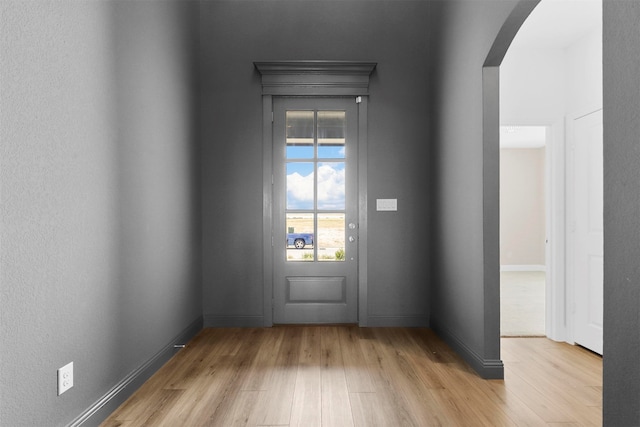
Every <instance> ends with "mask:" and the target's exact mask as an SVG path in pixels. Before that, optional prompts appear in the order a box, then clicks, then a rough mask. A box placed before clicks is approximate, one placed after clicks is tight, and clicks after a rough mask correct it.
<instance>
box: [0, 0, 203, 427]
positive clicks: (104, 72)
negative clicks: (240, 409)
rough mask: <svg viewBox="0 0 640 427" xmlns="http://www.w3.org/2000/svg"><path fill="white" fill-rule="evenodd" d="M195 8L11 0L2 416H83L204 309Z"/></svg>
mask: <svg viewBox="0 0 640 427" xmlns="http://www.w3.org/2000/svg"><path fill="white" fill-rule="evenodd" d="M194 5H195V3H194V4H190V3H185V2H153V3H152V2H136V3H132V2H104V1H100V2H77V1H55V2H49V1H32V2H24V1H3V2H2V3H1V5H0V8H1V17H2V18H1V22H0V31H1V39H0V42H1V43H2V44H1V49H0V50H1V51H2V56H1V59H0V61H1V62H0V70H1V71H0V72H1V75H0V81H1V91H0V99H1V108H2V116H1V118H2V126H1V127H0V132H1V133H0V137H1V148H0V162H1V164H0V165H1V166H0V177H1V179H2V195H1V197H2V200H1V203H0V214H1V221H2V223H1V229H0V233H1V234H0V239H1V242H2V246H1V249H0V257H1V258H0V261H1V271H0V313H1V314H0V316H1V323H2V325H1V328H0V338H1V343H2V347H1V365H0V367H1V369H0V371H1V372H2V379H1V381H0V425H2V426H20V425H25V426H54V425H64V424H66V423H68V422H70V421H71V420H72V419H73V418H75V417H76V416H77V415H79V414H80V413H81V412H82V411H84V410H85V409H87V408H88V407H89V406H90V405H92V404H93V402H94V401H96V400H97V399H98V398H100V397H101V396H102V395H103V394H104V393H106V392H107V391H108V390H109V389H110V388H111V387H112V386H113V385H115V384H116V383H117V382H118V381H120V380H121V379H123V378H124V377H125V376H126V375H128V374H129V373H130V372H132V371H133V370H134V369H136V368H138V367H140V366H141V365H142V364H143V363H144V362H146V361H147V360H149V359H150V358H151V357H152V356H154V355H155V354H156V353H157V352H158V351H159V350H161V349H162V347H163V346H165V345H167V344H168V343H169V342H170V340H172V339H173V338H174V337H175V336H176V335H177V334H179V333H180V332H182V331H183V330H184V329H185V328H187V327H188V326H189V325H190V324H192V322H194V321H195V320H197V319H198V318H199V317H200V316H201V310H202V308H201V303H200V292H201V288H200V283H199V269H200V266H199V263H198V260H199V259H200V257H199V253H200V246H199V230H198V228H199V225H198V224H199V217H198V199H197V197H196V196H195V192H196V191H198V186H197V185H195V179H196V175H195V173H196V170H197V169H196V168H195V167H194V165H195V164H196V163H195V161H194V157H195V155H196V153H195V152H194V149H195V147H196V145H195V144H194V141H195V138H196V135H195V134H194V129H196V126H194V124H193V120H192V117H193V116H194V102H193V99H192V98H193V87H192V83H193V82H194V79H193V76H194V74H193V71H194V67H193V54H194V49H193V46H194V40H195V39H194V36H195V34H193V30H192V28H193V27H194V26H195V22H194V19H193V18H194V16H193V15H192V13H193V12H195V11H196V9H194V8H193V6H194ZM70 361H73V362H74V367H75V386H74V387H73V388H72V389H71V390H69V391H67V392H66V393H65V394H63V395H61V396H59V397H58V396H56V370H57V369H58V368H59V367H61V366H63V365H65V364H66V363H68V362H70Z"/></svg>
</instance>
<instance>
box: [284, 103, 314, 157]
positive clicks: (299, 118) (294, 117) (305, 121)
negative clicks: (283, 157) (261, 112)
mask: <svg viewBox="0 0 640 427" xmlns="http://www.w3.org/2000/svg"><path fill="white" fill-rule="evenodd" d="M286 120H287V159H312V158H313V138H314V133H313V130H314V112H313V111H287V119H286Z"/></svg>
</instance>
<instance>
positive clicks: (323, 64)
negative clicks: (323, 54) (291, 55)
mask: <svg viewBox="0 0 640 427" xmlns="http://www.w3.org/2000/svg"><path fill="white" fill-rule="evenodd" d="M253 65H254V66H255V68H256V70H258V72H259V73H260V75H261V76H262V94H263V95H276V96H278V95H280V96H287V95H289V96H361V95H368V94H369V76H370V75H371V73H373V71H374V70H375V68H376V66H377V63H376V62H361V61H317V60H316V61H264V62H254V63H253Z"/></svg>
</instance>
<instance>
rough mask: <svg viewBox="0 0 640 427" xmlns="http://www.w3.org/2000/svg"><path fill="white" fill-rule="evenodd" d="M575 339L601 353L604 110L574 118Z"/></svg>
mask: <svg viewBox="0 0 640 427" xmlns="http://www.w3.org/2000/svg"><path fill="white" fill-rule="evenodd" d="M574 136H575V154H574V159H575V160H574V177H573V188H574V200H575V207H574V214H573V216H574V221H575V233H574V248H575V249H574V255H575V256H574V260H573V262H574V275H573V277H574V279H575V286H574V289H575V300H576V310H575V328H574V329H575V331H574V333H575V341H576V343H578V344H581V345H583V346H584V347H587V348H589V349H591V350H593V351H595V352H596V353H599V354H602V323H603V320H602V319H603V306H604V300H603V280H604V274H603V252H604V239H603V210H604V209H603V207H604V206H603V204H604V202H603V145H602V139H603V128H602V110H600V111H597V112H595V113H591V114H588V115H586V116H584V117H581V118H579V119H576V120H575V121H574Z"/></svg>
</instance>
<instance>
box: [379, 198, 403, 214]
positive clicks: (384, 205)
mask: <svg viewBox="0 0 640 427" xmlns="http://www.w3.org/2000/svg"><path fill="white" fill-rule="evenodd" d="M376 210H377V211H397V210H398V199H376Z"/></svg>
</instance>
